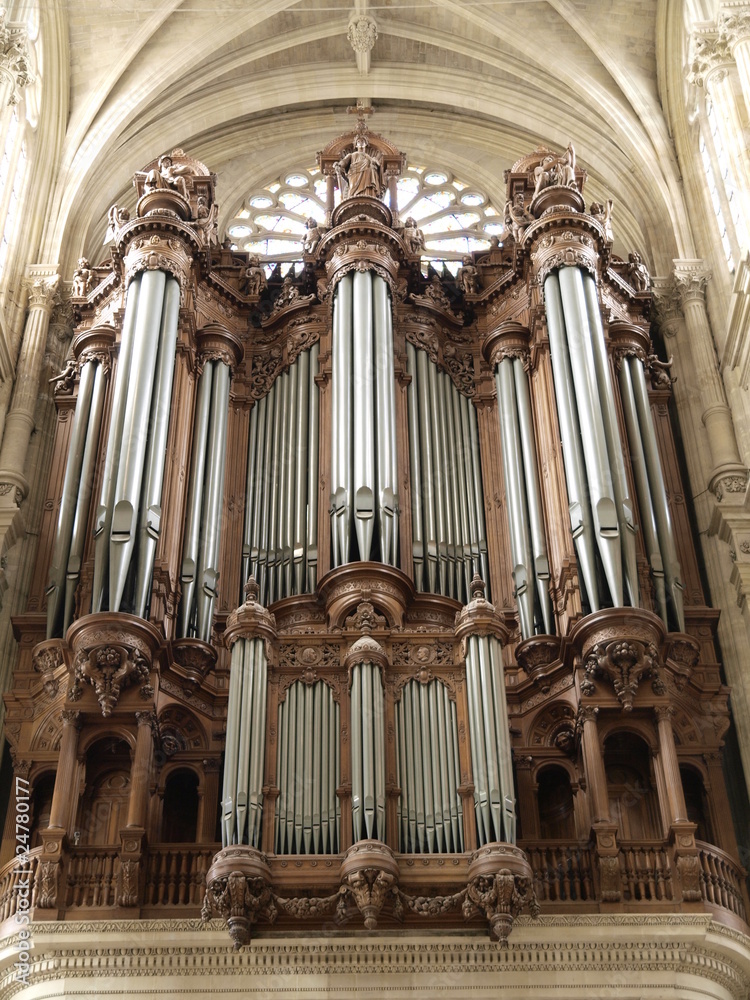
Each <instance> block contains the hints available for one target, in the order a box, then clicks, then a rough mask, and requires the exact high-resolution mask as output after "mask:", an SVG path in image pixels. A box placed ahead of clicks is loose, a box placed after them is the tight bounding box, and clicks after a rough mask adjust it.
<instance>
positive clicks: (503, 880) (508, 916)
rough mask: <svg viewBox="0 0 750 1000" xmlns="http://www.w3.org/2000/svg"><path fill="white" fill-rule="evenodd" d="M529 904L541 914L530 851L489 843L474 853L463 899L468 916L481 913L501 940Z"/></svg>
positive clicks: (533, 914)
mask: <svg viewBox="0 0 750 1000" xmlns="http://www.w3.org/2000/svg"><path fill="white" fill-rule="evenodd" d="M526 907H528V908H529V912H530V913H531V916H532V917H534V918H535V919H536V917H538V916H539V911H540V907H539V900H538V899H537V897H536V892H535V890H534V873H533V872H532V870H531V865H530V864H529V862H528V861H527V860H526V855H525V854H524V853H523V851H521V850H520V849H519V848H518V847H513V846H512V845H511V844H487V845H486V846H485V847H482V848H480V849H479V850H478V851H476V852H475V854H474V855H473V856H472V859H471V863H470V864H469V881H468V884H467V886H466V898H465V899H464V902H463V915H464V919H466V920H469V919H471V918H472V917H474V916H476V915H477V914H481V915H482V916H483V917H485V919H486V920H488V921H489V924H490V928H491V932H492V934H493V935H494V936H495V938H496V939H497V940H498V942H499V943H500V944H504V943H505V942H506V941H507V940H508V935H509V934H510V932H511V930H512V929H513V921H514V920H515V918H516V917H517V916H518V915H519V913H521V912H522V910H524V909H525V908H526Z"/></svg>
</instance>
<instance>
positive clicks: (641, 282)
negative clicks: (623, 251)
mask: <svg viewBox="0 0 750 1000" xmlns="http://www.w3.org/2000/svg"><path fill="white" fill-rule="evenodd" d="M628 260H629V261H630V263H629V264H628V277H629V278H630V284H631V285H632V286H633V288H634V289H635V290H636V292H647V291H648V289H649V286H650V285H651V275H650V274H649V270H648V268H647V267H646V265H645V264H644V263H643V258H642V257H641V255H640V254H639V253H636V252H635V251H633V253H631V254H628Z"/></svg>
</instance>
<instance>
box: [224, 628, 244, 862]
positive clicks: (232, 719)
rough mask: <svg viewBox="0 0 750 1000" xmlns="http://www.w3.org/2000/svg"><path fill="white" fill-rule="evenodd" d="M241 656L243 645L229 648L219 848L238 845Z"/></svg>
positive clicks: (240, 643)
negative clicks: (237, 811) (230, 650)
mask: <svg viewBox="0 0 750 1000" xmlns="http://www.w3.org/2000/svg"><path fill="white" fill-rule="evenodd" d="M244 655H245V644H244V642H243V641H240V642H235V644H234V645H233V646H232V655H231V665H230V668H229V699H228V701H227V736H226V747H225V751H224V789H223V794H222V798H221V830H222V847H228V846H229V845H230V844H234V843H239V841H237V840H235V805H236V798H237V763H238V760H239V756H240V749H239V746H240V744H239V740H240V708H241V700H242V672H243V662H244Z"/></svg>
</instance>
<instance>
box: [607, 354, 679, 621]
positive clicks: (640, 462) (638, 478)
mask: <svg viewBox="0 0 750 1000" xmlns="http://www.w3.org/2000/svg"><path fill="white" fill-rule="evenodd" d="M619 382H620V397H621V399H622V409H623V413H624V415H625V426H626V428H627V432H628V443H629V447H630V461H631V464H632V466H633V478H634V479H635V490H636V494H637V496H638V506H639V508H640V512H641V530H642V531H643V540H644V542H645V545H646V553H647V555H648V561H649V566H650V567H651V578H652V580H653V581H654V592H655V594H656V606H657V608H658V611H659V614H660V615H661V618H662V621H663V622H664V624H665V625H666V626H667V629H668V628H669V621H668V616H667V590H666V585H665V580H664V563H663V561H662V557H661V549H660V548H659V531H658V527H657V524H656V515H655V513H654V505H653V501H652V498H651V487H650V485H649V481H648V470H647V468H646V456H645V454H644V452H643V442H642V441H641V430H640V427H639V425H638V413H637V411H636V406H635V396H634V395H633V384H632V381H631V378H630V366H629V365H628V364H627V363H626V360H625V358H623V360H622V364H621V365H620V376H619Z"/></svg>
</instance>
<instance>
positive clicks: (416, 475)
mask: <svg viewBox="0 0 750 1000" xmlns="http://www.w3.org/2000/svg"><path fill="white" fill-rule="evenodd" d="M406 370H407V371H408V373H409V375H410V376H411V382H410V383H409V385H408V387H407V390H406V404H407V413H408V420H409V466H410V468H409V472H410V476H409V479H410V482H411V536H412V559H413V562H414V586H415V587H416V589H417V591H422V590H424V532H423V527H422V518H423V516H424V515H423V510H422V470H421V463H420V438H419V414H418V412H417V397H418V394H419V388H418V378H417V358H416V352H415V350H414V345H413V344H410V343H408V342H407V344H406Z"/></svg>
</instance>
